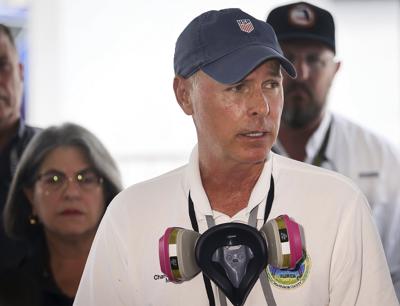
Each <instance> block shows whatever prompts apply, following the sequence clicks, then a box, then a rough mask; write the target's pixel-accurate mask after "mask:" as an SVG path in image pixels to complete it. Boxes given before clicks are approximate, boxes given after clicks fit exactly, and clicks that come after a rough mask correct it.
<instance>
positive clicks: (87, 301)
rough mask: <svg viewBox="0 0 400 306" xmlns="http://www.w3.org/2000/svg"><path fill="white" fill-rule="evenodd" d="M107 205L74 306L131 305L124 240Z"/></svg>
mask: <svg viewBox="0 0 400 306" xmlns="http://www.w3.org/2000/svg"><path fill="white" fill-rule="evenodd" d="M110 206H111V204H110ZM110 206H109V209H108V210H107V212H106V214H105V215H104V217H103V219H102V221H101V224H100V226H99V228H98V231H97V233H96V237H95V239H94V241H93V244H92V247H91V250H90V253H89V257H88V260H87V262H86V266H85V269H84V272H83V275H82V278H81V281H80V284H79V288H78V292H77V295H76V298H75V301H74V306H110V305H113V306H125V305H133V304H132V302H131V301H130V300H129V299H130V296H129V292H130V291H129V287H130V286H129V284H130V278H129V264H128V260H127V255H126V254H127V246H126V243H127V241H125V240H126V239H124V237H123V236H122V233H123V231H122V230H121V229H120V228H119V226H120V223H118V224H117V223H115V222H114V221H115V220H118V218H116V216H115V215H113V212H112V211H110V208H111V207H110ZM117 225H118V226H117Z"/></svg>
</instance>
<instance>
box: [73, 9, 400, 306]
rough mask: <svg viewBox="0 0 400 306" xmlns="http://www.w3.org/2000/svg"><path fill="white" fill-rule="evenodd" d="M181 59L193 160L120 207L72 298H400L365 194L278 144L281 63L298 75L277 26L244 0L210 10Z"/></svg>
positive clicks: (165, 301) (194, 27)
mask: <svg viewBox="0 0 400 306" xmlns="http://www.w3.org/2000/svg"><path fill="white" fill-rule="evenodd" d="M174 67H175V78H174V86H173V87H174V91H175V95H176V99H177V101H178V103H179V105H180V106H181V108H182V110H183V111H184V112H185V114H187V115H190V116H192V118H193V121H194V124H195V126H196V131H197V138H198V144H197V146H196V147H195V148H194V149H193V152H192V154H191V157H190V160H189V163H188V165H186V166H183V167H181V168H179V169H176V170H173V171H171V172H169V173H167V174H164V175H162V176H160V177H157V178H154V179H152V180H150V181H147V182H143V183H139V184H136V185H134V186H131V187H129V188H128V189H126V190H125V191H123V192H122V193H121V194H119V195H118V196H117V197H116V199H115V200H114V201H113V202H112V203H111V204H110V206H109V207H108V210H107V212H106V214H105V216H104V218H103V220H102V222H101V225H100V227H99V230H98V233H97V235H96V238H95V240H94V242H93V246H92V249H91V251H90V255H89V258H88V261H87V264H86V267H85V271H84V274H83V277H82V280H81V283H80V286H79V290H78V293H77V296H76V300H75V304H74V305H75V306H90V305H93V306H94V305H96V306H102V305H104V306H106V305H107V306H108V305H163V306H164V305H165V306H177V305H182V306H183V305H185V306H186V305H193V306H200V305H201V306H205V305H328V304H329V305H397V304H398V303H397V300H396V296H395V293H394V289H393V286H392V283H391V280H390V275H389V270H388V267H387V263H386V261H385V257H384V253H383V249H382V245H381V243H380V240H379V236H378V233H377V230H376V228H375V226H374V224H373V222H372V219H371V215H370V211H369V207H368V203H367V202H366V200H365V197H364V196H363V194H362V193H361V192H360V191H359V190H358V189H357V187H355V186H354V184H352V183H351V182H350V181H349V180H348V179H346V178H345V177H342V176H340V175H339V174H335V173H333V172H329V171H326V170H322V169H318V168H315V167H312V166H309V165H306V164H303V163H299V162H296V161H293V160H290V159H287V158H285V157H280V156H278V155H275V154H273V153H271V151H270V150H271V147H272V145H273V143H274V142H275V140H276V137H277V134H278V130H279V123H280V116H281V112H282V107H283V89H282V73H281V67H282V68H283V69H284V70H285V71H286V72H287V73H288V74H289V75H290V76H292V77H295V75H296V72H295V69H294V67H293V66H292V64H291V63H290V62H289V61H288V60H287V59H286V58H285V57H284V56H283V54H282V51H281V49H280V47H279V44H278V42H277V40H276V36H275V33H274V31H273V29H272V28H271V26H269V25H268V24H267V23H265V22H263V21H260V20H257V19H255V18H254V17H252V16H250V15H248V14H246V13H245V12H243V11H241V10H239V9H226V10H220V11H208V12H206V13H203V14H201V15H200V16H198V17H196V18H195V19H194V20H193V21H192V22H191V23H189V25H188V26H187V27H186V28H185V29H184V31H183V32H182V33H181V35H180V36H179V38H178V40H177V43H176V49H175V57H174ZM286 214H287V215H289V217H290V218H292V219H291V220H292V221H295V222H292V223H291V222H289V218H287V217H285V216H282V215H286ZM267 220H269V221H268V223H267V225H268V224H269V225H271V227H270V228H269V229H271V232H268V231H263V229H264V226H263V225H264V224H265V222H266V221H267ZM296 223H297V224H299V225H297V224H296ZM166 229H167V230H166ZM300 229H301V230H300ZM227 230H229V231H230V232H229V234H226V235H225V233H228V231H227ZM224 231H225V232H224ZM196 232H198V233H196ZM171 233H172V234H171ZM242 233H245V234H242ZM271 233H272V235H271ZM294 233H296V234H294ZM300 233H301V234H300ZM186 234H187V236H184V235H186ZM292 234H293V235H292ZM242 235H243V236H242ZM274 235H275V236H274ZM288 236H289V238H288ZM160 237H162V238H161V239H160V240H159V238H160ZM184 237H186V238H187V237H189V238H188V239H186V238H184ZM191 237H195V238H191ZM210 237H211V239H210ZM242 237H248V238H249V240H247V239H241V238H242ZM250 238H251V239H252V240H251V241H250ZM240 239H241V240H240ZM239 240H240V241H241V242H240V243H238V241H239ZM294 242H296V243H297V244H295V243H294ZM296 245H297V246H300V249H299V248H297V247H296ZM179 247H180V248H179ZM210 250H211V253H210V252H209V251H210ZM297 251H300V256H299V257H297V259H296V260H294V261H293V260H292V259H293V256H292V253H293V254H294V253H297ZM213 252H214V253H213ZM278 253H279V254H278ZM210 254H212V256H209V255H210ZM221 254H222V255H221ZM260 254H261V255H260ZM277 254H278V255H277ZM280 255H282V256H280ZM277 258H278V259H279V260H278V261H279V262H280V263H279V264H276V263H274V259H277ZM285 262H286V264H289V263H290V267H289V266H288V267H284V265H285ZM267 264H268V265H267ZM255 266H256V268H254V267H255ZM257 269H258V270H257ZM256 270H257V272H254V271H256ZM193 271H194V272H193ZM165 274H166V275H168V277H166V276H165ZM176 283H179V284H176ZM216 284H218V285H216Z"/></svg>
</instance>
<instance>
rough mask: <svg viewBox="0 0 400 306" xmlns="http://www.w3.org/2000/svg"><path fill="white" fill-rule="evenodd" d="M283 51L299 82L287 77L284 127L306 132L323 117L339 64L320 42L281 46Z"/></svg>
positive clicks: (284, 83)
mask: <svg viewBox="0 0 400 306" xmlns="http://www.w3.org/2000/svg"><path fill="white" fill-rule="evenodd" d="M281 47H282V50H283V52H284V54H285V56H286V57H287V58H288V59H289V60H290V61H291V62H292V63H293V64H294V66H295V67H296V70H297V78H296V79H292V78H290V77H289V76H286V75H285V77H284V81H283V88H284V93H285V103H284V107H283V113H282V124H284V125H285V126H288V127H290V128H295V129H297V128H304V127H307V125H308V124H312V123H314V122H316V121H318V120H319V119H320V118H321V117H322V114H323V112H324V110H325V106H326V101H327V96H328V92H329V89H330V87H331V84H332V80H333V78H334V76H335V74H336V72H337V70H338V68H339V66H340V64H339V63H337V62H335V61H334V53H333V51H332V50H331V49H329V48H328V47H326V46H325V45H324V44H321V43H318V42H313V41H307V40H301V41H300V40H299V41H290V42H282V43H281Z"/></svg>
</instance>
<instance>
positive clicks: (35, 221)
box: [29, 215, 38, 225]
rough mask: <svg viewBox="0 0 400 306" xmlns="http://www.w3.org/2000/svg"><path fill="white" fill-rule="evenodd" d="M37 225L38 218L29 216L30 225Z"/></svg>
mask: <svg viewBox="0 0 400 306" xmlns="http://www.w3.org/2000/svg"><path fill="white" fill-rule="evenodd" d="M37 223H38V219H37V217H36V216H34V215H30V216H29V224H30V225H35V224H37Z"/></svg>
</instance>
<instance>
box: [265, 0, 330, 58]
mask: <svg viewBox="0 0 400 306" xmlns="http://www.w3.org/2000/svg"><path fill="white" fill-rule="evenodd" d="M267 22H268V23H269V24H270V25H271V26H272V27H273V28H274V30H275V33H276V36H277V37H278V40H279V41H280V42H281V41H287V40H300V39H309V40H314V41H319V42H322V43H324V44H325V45H327V46H328V47H329V48H330V49H332V51H333V52H334V53H335V52H336V48H335V23H334V21H333V17H332V15H331V13H329V12H328V11H327V10H324V9H322V8H320V7H317V6H315V5H312V4H310V3H307V2H296V3H292V4H288V5H284V6H280V7H277V8H275V9H273V10H272V11H271V12H270V13H269V15H268V17H267Z"/></svg>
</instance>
